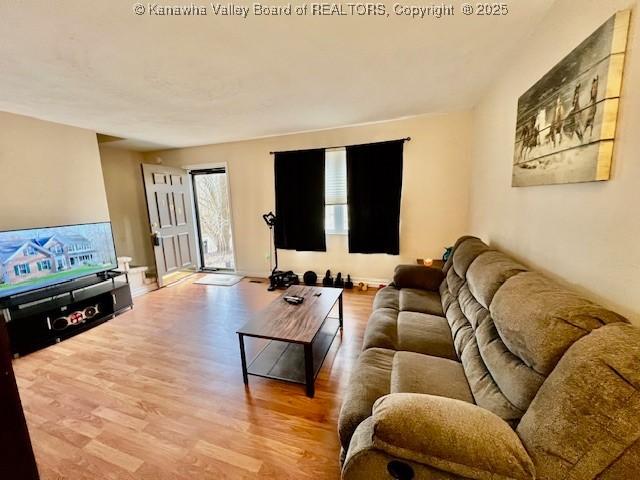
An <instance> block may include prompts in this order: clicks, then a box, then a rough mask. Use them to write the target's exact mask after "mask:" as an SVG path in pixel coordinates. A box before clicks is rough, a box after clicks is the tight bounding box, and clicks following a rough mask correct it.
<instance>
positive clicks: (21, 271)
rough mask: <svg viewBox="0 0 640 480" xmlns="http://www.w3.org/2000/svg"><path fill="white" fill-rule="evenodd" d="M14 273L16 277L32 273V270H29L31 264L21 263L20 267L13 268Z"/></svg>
mask: <svg viewBox="0 0 640 480" xmlns="http://www.w3.org/2000/svg"><path fill="white" fill-rule="evenodd" d="M13 271H14V272H15V274H16V276H20V275H27V274H29V273H31V269H30V268H29V264H27V263H21V264H20V265H15V266H14V267H13Z"/></svg>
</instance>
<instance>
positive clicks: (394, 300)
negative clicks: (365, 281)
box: [373, 285, 400, 310]
mask: <svg viewBox="0 0 640 480" xmlns="http://www.w3.org/2000/svg"><path fill="white" fill-rule="evenodd" d="M378 308H392V309H394V310H399V309H400V290H398V289H397V288H396V287H394V286H392V285H389V286H387V287H383V288H381V289H380V290H378V292H377V293H376V296H375V298H374V299H373V309H374V310H377V309H378Z"/></svg>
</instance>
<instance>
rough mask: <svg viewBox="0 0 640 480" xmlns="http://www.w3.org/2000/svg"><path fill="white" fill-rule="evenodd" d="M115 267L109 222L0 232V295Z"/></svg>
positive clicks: (114, 252)
mask: <svg viewBox="0 0 640 480" xmlns="http://www.w3.org/2000/svg"><path fill="white" fill-rule="evenodd" d="M116 267H117V260H116V251H115V247H114V244H113V234H112V232H111V223H109V222H104V223H87V224H83V225H69V226H65V227H47V228H32V229H29V230H13V231H8V232H0V298H2V297H7V296H9V295H15V294H18V293H24V292H28V291H30V290H35V289H38V288H42V287H47V286H51V285H55V284H57V283H62V282H66V281H69V280H73V279H76V278H79V277H84V276H88V275H92V274H95V273H99V272H103V271H105V270H110V269H112V268H116Z"/></svg>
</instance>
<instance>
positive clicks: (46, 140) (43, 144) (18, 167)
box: [0, 112, 109, 230]
mask: <svg viewBox="0 0 640 480" xmlns="http://www.w3.org/2000/svg"><path fill="white" fill-rule="evenodd" d="M0 184H1V186H0V230H10V229H17V228H29V227H39V226H55V225H65V224H70V223H84V222H100V221H108V220H109V211H108V209H107V199H106V196H105V191H104V184H103V182H102V170H101V167H100V155H99V153H98V142H97V140H96V134H95V133H94V132H91V131H89V130H84V129H81V128H76V127H69V126H67V125H61V124H58V123H51V122H45V121H42V120H37V119H35V118H30V117H24V116H21V115H14V114H11V113H5V112H0Z"/></svg>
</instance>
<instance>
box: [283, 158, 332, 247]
mask: <svg viewBox="0 0 640 480" xmlns="http://www.w3.org/2000/svg"><path fill="white" fill-rule="evenodd" d="M274 170H275V180H276V226H275V245H276V248H282V249H285V250H298V251H314V252H325V251H326V250H327V246H326V243H325V234H324V149H317V150H300V151H294V152H277V153H276V154H275V164H274Z"/></svg>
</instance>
